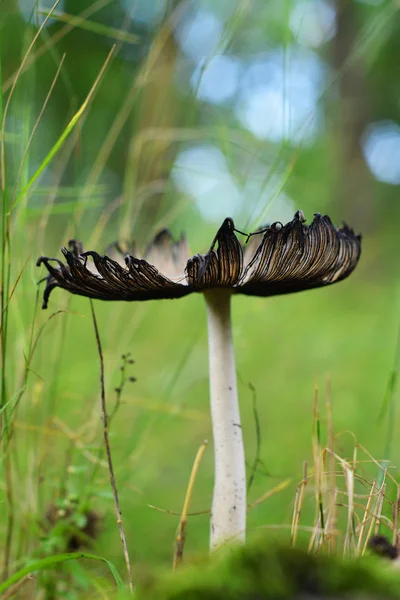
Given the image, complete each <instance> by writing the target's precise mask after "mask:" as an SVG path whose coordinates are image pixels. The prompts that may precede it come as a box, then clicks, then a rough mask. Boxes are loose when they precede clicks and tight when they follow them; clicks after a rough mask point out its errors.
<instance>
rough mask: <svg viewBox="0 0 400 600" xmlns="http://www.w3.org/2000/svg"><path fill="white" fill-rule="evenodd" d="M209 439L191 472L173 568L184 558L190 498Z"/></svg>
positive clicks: (202, 446)
mask: <svg viewBox="0 0 400 600" xmlns="http://www.w3.org/2000/svg"><path fill="white" fill-rule="evenodd" d="M207 444H208V441H207V440H204V442H203V444H202V445H201V446H200V448H199V449H198V451H197V454H196V458H195V459H194V463H193V467H192V472H191V473H190V478H189V483H188V486H187V490H186V495H185V501H184V503H183V508H182V514H181V518H180V521H179V526H178V533H177V536H176V545H175V554H174V561H173V566H172V568H173V570H174V571H175V569H177V567H179V565H180V564H181V562H182V558H183V548H184V545H185V538H186V525H187V517H188V512H189V505H190V500H191V498H192V494H193V488H194V483H195V481H196V477H197V472H198V470H199V466H200V463H201V459H202V458H203V454H204V452H205V449H206V448H207Z"/></svg>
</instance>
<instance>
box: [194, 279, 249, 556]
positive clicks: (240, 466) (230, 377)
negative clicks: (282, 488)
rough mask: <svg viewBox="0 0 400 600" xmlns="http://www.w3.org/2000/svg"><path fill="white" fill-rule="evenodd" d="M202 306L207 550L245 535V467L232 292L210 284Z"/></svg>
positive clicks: (237, 540) (241, 539) (243, 537)
mask: <svg viewBox="0 0 400 600" xmlns="http://www.w3.org/2000/svg"><path fill="white" fill-rule="evenodd" d="M204 297H205V301H206V305H207V323H208V350H209V369H210V402H211V419H212V428H213V438H214V459H215V467H214V468H215V482H214V494H213V502H212V511H211V532H210V546H211V549H212V550H215V549H217V548H218V547H219V546H221V545H223V544H226V543H227V542H232V541H234V542H242V543H243V542H244V541H245V535H246V466H245V456H244V447H243V436H242V426H241V423H240V411H239V401H238V393H237V385H236V367H235V357H234V352H233V341H232V326H231V312H230V306H231V304H230V303H231V291H230V290H228V289H210V290H207V291H206V292H205V293H204Z"/></svg>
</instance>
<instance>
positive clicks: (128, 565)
mask: <svg viewBox="0 0 400 600" xmlns="http://www.w3.org/2000/svg"><path fill="white" fill-rule="evenodd" d="M90 309H91V312H92V319H93V326H94V331H95V335H96V344H97V351H98V353H99V361H100V390H101V413H102V419H103V435H104V445H105V448H106V454H107V463H108V471H109V474H110V483H111V489H112V492H113V497H114V507H115V514H116V517H117V525H118V529H119V535H120V538H121V543H122V549H123V552H124V558H125V563H126V570H127V572H128V581H129V589H130V591H131V593H133V588H134V585H133V578H132V569H131V563H130V559H129V552H128V545H127V543H126V537H125V531H124V527H123V525H122V513H121V508H120V505H119V499H118V490H117V484H116V482H115V474H114V467H113V463H112V458H111V447H110V440H109V437H108V416H107V406H106V393H105V386H104V359H103V350H102V347H101V340H100V334H99V328H98V326H97V319H96V314H95V312H94V306H93V300H92V299H90Z"/></svg>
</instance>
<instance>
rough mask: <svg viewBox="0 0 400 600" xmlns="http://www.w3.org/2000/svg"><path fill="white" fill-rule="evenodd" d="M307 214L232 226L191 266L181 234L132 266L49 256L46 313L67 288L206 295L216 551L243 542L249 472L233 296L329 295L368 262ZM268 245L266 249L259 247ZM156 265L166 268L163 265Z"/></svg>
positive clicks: (127, 296) (148, 296) (90, 255)
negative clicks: (244, 234) (252, 228)
mask: <svg viewBox="0 0 400 600" xmlns="http://www.w3.org/2000/svg"><path fill="white" fill-rule="evenodd" d="M305 222H306V219H305V218H304V214H303V212H302V211H301V210H299V211H297V212H296V214H295V215H294V218H293V220H292V221H290V222H289V223H287V224H286V225H283V224H282V223H279V222H277V223H273V224H272V225H270V226H268V227H266V228H264V229H262V230H260V231H259V232H255V233H254V234H250V235H249V236H248V240H247V241H249V243H248V244H247V245H245V246H242V244H241V243H240V242H239V240H238V238H237V237H236V233H241V232H239V231H238V230H236V229H235V225H234V223H233V221H232V219H230V218H227V219H225V220H224V222H223V223H222V225H221V227H220V228H219V230H218V231H217V234H216V236H215V238H214V240H213V242H212V244H211V247H210V249H209V251H208V252H207V253H206V254H196V255H195V256H193V257H192V258H189V259H188V260H187V254H188V251H187V244H186V240H185V238H184V237H183V236H182V237H181V239H180V240H179V241H177V242H176V241H174V240H173V239H172V236H171V235H170V233H169V232H168V231H167V230H163V231H162V232H160V233H159V234H158V235H157V236H156V237H155V238H154V240H153V242H152V243H151V244H150V245H149V247H148V249H147V251H146V252H145V254H144V257H143V258H137V257H135V256H132V255H130V254H128V255H126V256H125V259H124V260H125V264H120V262H118V261H117V260H114V259H113V258H110V257H109V256H107V255H100V254H98V253H97V252H94V251H89V252H83V249H82V247H81V245H80V244H78V243H77V242H74V241H72V242H70V245H69V246H70V247H69V249H66V248H62V253H63V255H64V257H65V261H66V262H65V263H64V262H62V261H61V260H58V259H56V258H48V257H45V256H42V257H40V258H39V259H38V261H37V265H38V266H39V265H42V264H44V265H45V267H46V268H47V270H48V271H49V275H48V276H47V277H46V282H47V285H46V288H45V290H44V297H43V308H47V304H48V300H49V296H50V293H51V292H52V291H53V289H54V288H56V287H59V288H62V289H64V290H67V291H68V292H70V293H72V294H78V295H80V296H87V297H89V298H93V299H99V300H125V301H144V300H161V299H171V298H182V297H184V296H187V295H188V294H191V293H202V294H203V296H204V299H205V302H206V309H207V325H208V352H209V378H210V403H211V419H212V429H213V440H214V461H215V462H214V469H215V480H214V491H213V500H212V509H211V527H210V546H211V549H216V548H218V547H220V546H221V545H223V544H226V543H228V542H234V541H236V542H242V543H243V542H244V541H245V533H246V507H247V502H246V472H245V454H244V447H243V437H242V429H241V422H240V412H239V402H238V392H237V384H236V367H235V356H234V350H233V341H232V324H231V297H232V296H233V295H235V294H245V295H248V296H274V295H280V294H289V293H293V292H299V291H303V290H309V289H312V288H319V287H325V286H328V285H332V284H333V283H337V282H338V281H341V280H343V279H345V278H346V277H348V276H349V275H350V274H351V273H352V271H353V270H354V269H355V267H356V265H357V263H358V261H359V258H360V254H361V236H360V235H356V234H355V233H354V231H353V230H352V229H351V228H349V227H348V226H347V225H344V226H343V227H342V228H340V229H337V228H336V227H334V225H333V224H332V222H331V220H330V218H329V217H328V216H322V215H320V214H319V213H316V214H315V215H314V219H313V221H312V223H311V224H310V225H308V226H307V225H306V224H305ZM260 238H261V241H260ZM153 263H155V264H157V265H158V266H159V267H160V270H159V269H158V268H156V267H155V266H154V264H153Z"/></svg>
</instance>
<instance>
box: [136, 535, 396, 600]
mask: <svg viewBox="0 0 400 600" xmlns="http://www.w3.org/2000/svg"><path fill="white" fill-rule="evenodd" d="M390 567H391V565H390V563H387V562H385V561H383V560H381V559H377V558H374V557H364V558H360V559H357V560H350V559H349V560H344V559H341V558H334V557H329V556H324V555H309V554H307V553H306V552H305V551H304V550H301V549H298V548H295V549H292V548H290V549H289V548H285V547H277V548H272V547H270V546H268V545H267V544H266V543H265V541H263V540H260V541H258V542H257V543H256V544H252V545H249V546H246V547H245V548H237V549H235V550H231V551H226V552H225V553H224V554H223V553H221V552H220V553H218V554H216V555H214V556H213V557H212V559H210V560H208V561H207V562H205V563H203V564H198V565H195V566H191V567H186V568H182V569H181V570H180V571H179V572H178V573H175V574H173V575H171V574H169V575H167V576H165V577H162V578H161V579H160V580H159V581H158V583H157V584H156V586H155V587H154V588H153V589H146V590H143V589H142V590H141V591H140V592H139V594H138V600H139V599H140V600H144V599H146V600H220V599H224V600H268V599H271V600H272V599H274V600H279V599H290V598H298V599H299V600H300V599H306V598H307V599H308V598H321V599H322V598H335V600H339V599H341V598H343V599H347V598H348V599H351V598H354V599H357V600H378V599H381V598H382V599H385V600H390V599H391V598H393V599H394V598H399V599H400V578H399V575H398V574H397V572H396V571H395V570H394V569H391V568H390Z"/></svg>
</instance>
